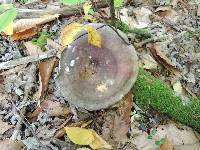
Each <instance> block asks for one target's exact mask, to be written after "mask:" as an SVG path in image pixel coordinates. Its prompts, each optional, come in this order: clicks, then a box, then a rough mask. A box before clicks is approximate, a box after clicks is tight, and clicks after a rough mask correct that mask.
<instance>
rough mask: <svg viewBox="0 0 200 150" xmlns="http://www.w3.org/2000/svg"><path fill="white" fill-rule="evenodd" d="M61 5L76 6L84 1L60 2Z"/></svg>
mask: <svg viewBox="0 0 200 150" xmlns="http://www.w3.org/2000/svg"><path fill="white" fill-rule="evenodd" d="M60 1H61V3H63V4H65V5H70V6H71V5H78V4H81V3H84V2H86V0H60Z"/></svg>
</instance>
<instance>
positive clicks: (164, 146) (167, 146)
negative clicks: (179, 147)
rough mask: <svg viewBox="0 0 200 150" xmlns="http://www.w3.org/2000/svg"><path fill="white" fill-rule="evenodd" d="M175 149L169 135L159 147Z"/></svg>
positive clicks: (161, 148) (164, 149) (162, 149)
mask: <svg viewBox="0 0 200 150" xmlns="http://www.w3.org/2000/svg"><path fill="white" fill-rule="evenodd" d="M173 149H174V146H173V143H172V141H171V140H170V139H169V138H168V137H166V138H165V143H164V144H162V145H160V148H159V150H173Z"/></svg>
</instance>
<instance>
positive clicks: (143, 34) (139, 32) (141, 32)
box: [107, 19, 152, 39]
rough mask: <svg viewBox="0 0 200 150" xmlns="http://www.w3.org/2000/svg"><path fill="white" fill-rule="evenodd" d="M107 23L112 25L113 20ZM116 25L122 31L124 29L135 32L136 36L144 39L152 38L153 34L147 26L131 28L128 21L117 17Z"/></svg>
mask: <svg viewBox="0 0 200 150" xmlns="http://www.w3.org/2000/svg"><path fill="white" fill-rule="evenodd" d="M107 24H109V25H111V22H109V21H107ZM115 27H116V28H117V29H119V30H121V31H123V32H124V33H134V34H135V35H136V38H142V39H147V38H151V37H152V35H151V33H150V31H149V30H148V29H147V28H142V29H139V28H133V29H131V28H130V27H129V26H128V25H127V24H126V23H124V22H123V21H121V20H119V19H117V20H116V21H115Z"/></svg>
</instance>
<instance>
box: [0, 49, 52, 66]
mask: <svg viewBox="0 0 200 150" xmlns="http://www.w3.org/2000/svg"><path fill="white" fill-rule="evenodd" d="M54 56H56V55H55V54H53V53H52V52H46V53H43V54H41V55H34V56H27V57H22V58H19V59H15V60H10V61H6V62H2V63H0V70H3V69H10V68H12V67H15V66H18V65H24V64H27V63H30V62H35V61H40V60H43V59H46V58H51V57H54Z"/></svg>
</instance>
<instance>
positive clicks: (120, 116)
mask: <svg viewBox="0 0 200 150" xmlns="http://www.w3.org/2000/svg"><path fill="white" fill-rule="evenodd" d="M132 106H133V95H132V93H131V92H129V93H128V94H127V95H126V96H125V97H124V98H123V99H122V100H121V101H120V102H119V103H118V104H117V105H116V106H115V107H116V108H117V109H115V110H113V111H112V110H109V111H107V112H106V117H105V118H104V124H103V127H102V129H103V131H102V135H103V138H104V139H106V140H109V142H111V143H115V144H113V148H114V149H118V148H119V147H117V144H116V142H119V141H121V140H125V139H127V138H128V137H127V133H128V131H129V130H130V127H131V118H130V114H131V109H132Z"/></svg>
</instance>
